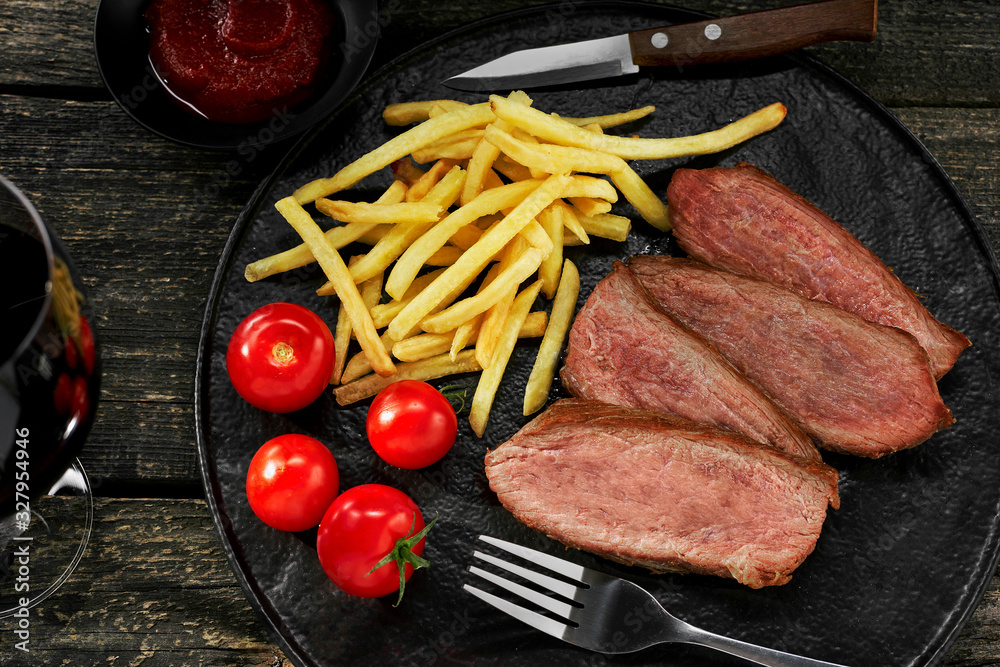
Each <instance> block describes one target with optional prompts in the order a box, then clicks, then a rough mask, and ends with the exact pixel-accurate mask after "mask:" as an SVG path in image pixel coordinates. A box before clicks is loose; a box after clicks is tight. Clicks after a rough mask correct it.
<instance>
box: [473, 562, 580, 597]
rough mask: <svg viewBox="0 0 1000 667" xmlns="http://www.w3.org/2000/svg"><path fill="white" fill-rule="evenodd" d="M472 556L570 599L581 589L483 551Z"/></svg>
mask: <svg viewBox="0 0 1000 667" xmlns="http://www.w3.org/2000/svg"><path fill="white" fill-rule="evenodd" d="M472 556H473V558H478V559H480V560H483V561H486V562H487V563H489V564H490V565H496V566H497V567H499V568H501V569H503V570H507V571H508V572H513V573H514V574H516V575H517V576H519V577H523V578H525V579H527V580H528V581H530V582H532V583H535V584H538V585H539V586H541V587H542V588H546V589H548V590H550V591H552V592H553V593H557V594H559V595H561V596H563V597H564V598H569V599H570V600H572V599H573V597H574V596H575V595H576V594H577V592H578V591H579V590H580V589H579V588H578V587H577V586H576V585H574V584H571V583H569V582H567V581H559V580H558V579H554V578H553V577H550V576H549V575H547V574H542V573H541V572H535V571H534V570H529V569H528V568H526V567H521V566H520V565H515V564H514V563H508V562H507V561H505V560H503V559H502V558H497V557H496V556H491V555H490V554H484V553H482V552H481V551H474V552H473V553H472Z"/></svg>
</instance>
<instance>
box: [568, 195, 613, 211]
mask: <svg viewBox="0 0 1000 667" xmlns="http://www.w3.org/2000/svg"><path fill="white" fill-rule="evenodd" d="M568 199H569V202H570V203H571V204H573V206H575V207H576V209H577V210H578V211H580V213H582V214H583V215H600V214H602V213H608V212H609V211H611V202H609V201H605V200H603V199H595V198H593V197H569V198H568Z"/></svg>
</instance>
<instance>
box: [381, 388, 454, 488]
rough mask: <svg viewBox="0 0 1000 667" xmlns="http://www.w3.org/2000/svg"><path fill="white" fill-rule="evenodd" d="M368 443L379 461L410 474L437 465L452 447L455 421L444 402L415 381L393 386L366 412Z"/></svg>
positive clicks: (431, 390)
mask: <svg viewBox="0 0 1000 667" xmlns="http://www.w3.org/2000/svg"><path fill="white" fill-rule="evenodd" d="M366 428H367V430H368V441H369V442H371V444H372V447H373V448H374V449H375V452H376V453H378V455H379V456H380V457H382V460H383V461H385V462H386V463H388V464H390V465H394V466H396V467H398V468H406V469H408V470H414V469H416V468H424V467H426V466H429V465H431V464H432V463H434V462H436V461H439V460H440V459H441V458H442V457H443V456H444V455H445V454H447V453H448V451H449V450H450V449H451V447H452V445H454V444H455V434H456V432H457V431H458V418H457V417H456V416H455V409H454V408H452V407H451V403H449V402H448V399H447V398H445V397H444V396H442V395H441V392H439V391H438V390H437V389H435V388H434V387H432V386H431V385H429V384H427V383H426V382H420V381H418V380H403V381H401V382H393V383H392V384H390V385H389V386H388V387H386V388H385V389H383V390H382V391H381V392H379V394H378V396H376V397H375V400H373V401H372V404H371V407H370V408H368V419H367V422H366Z"/></svg>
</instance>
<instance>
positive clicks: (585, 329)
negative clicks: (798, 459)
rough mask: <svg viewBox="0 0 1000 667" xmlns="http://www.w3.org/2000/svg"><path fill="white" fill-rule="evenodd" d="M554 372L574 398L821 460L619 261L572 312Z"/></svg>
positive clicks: (785, 417) (807, 441)
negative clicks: (702, 426) (561, 360)
mask: <svg viewBox="0 0 1000 667" xmlns="http://www.w3.org/2000/svg"><path fill="white" fill-rule="evenodd" d="M561 377H562V382H563V385H564V386H565V387H566V389H567V390H568V391H569V392H570V393H571V394H573V395H574V396H576V397H578V398H589V399H592V400H595V401H603V402H605V403H614V404H616V405H627V406H631V407H636V408H646V409H648V410H658V411H660V412H666V413H669V414H673V415H678V416H680V417H685V418H687V419H690V420H692V421H696V422H704V423H708V424H715V425H718V426H725V427H726V428H730V429H733V430H734V431H736V432H738V433H742V434H744V435H746V436H747V437H749V438H751V439H753V440H756V441H757V442H762V443H765V444H768V445H773V446H775V447H778V448H780V449H783V450H785V451H787V452H791V453H792V454H797V455H800V456H806V457H809V458H815V459H818V458H820V456H819V452H818V451H817V450H816V447H815V446H813V444H812V441H811V440H810V439H809V437H808V436H807V435H805V433H803V432H802V431H801V429H799V427H798V426H796V425H795V424H794V423H793V422H792V420H791V419H790V418H789V417H788V415H786V414H784V413H783V412H782V411H781V410H780V409H779V408H778V407H777V406H776V405H775V404H774V403H773V402H772V401H771V400H770V399H769V398H767V397H766V396H765V395H764V394H763V393H762V392H761V391H760V389H758V388H757V387H756V386H754V385H753V384H752V383H751V382H750V381H749V380H747V379H746V378H745V377H743V376H742V375H741V374H740V373H739V371H737V370H736V369H735V368H734V367H733V365H732V364H730V363H729V362H728V361H726V360H725V359H723V358H722V356H721V355H720V354H719V353H718V352H717V351H715V350H714V349H712V348H711V347H709V346H708V345H707V344H706V343H705V341H704V339H702V338H701V337H700V336H698V335H697V334H695V333H693V332H692V331H690V330H689V329H687V328H686V327H684V326H683V325H681V324H680V323H678V322H677V321H676V320H675V319H673V318H672V317H670V316H669V315H667V314H666V313H664V312H663V310H662V309H661V308H660V307H659V306H658V305H656V303H655V302H654V301H653V300H652V299H651V297H650V296H649V295H648V294H647V293H646V291H645V290H644V289H643V287H642V285H640V284H639V282H638V280H636V278H635V276H633V275H632V273H631V271H629V270H628V269H627V268H626V267H625V265H624V264H622V263H621V262H615V264H614V268H613V269H612V271H611V273H610V274H609V275H608V276H606V277H605V278H604V279H603V280H601V282H599V283H598V284H597V286H596V287H595V288H594V291H593V292H592V293H591V294H590V297H589V298H588V299H587V303H586V304H584V306H583V308H581V309H580V312H579V313H577V315H576V319H575V320H574V322H573V327H572V329H571V330H570V334H569V346H568V351H567V353H566V362H565V364H564V366H563V368H562V371H561Z"/></svg>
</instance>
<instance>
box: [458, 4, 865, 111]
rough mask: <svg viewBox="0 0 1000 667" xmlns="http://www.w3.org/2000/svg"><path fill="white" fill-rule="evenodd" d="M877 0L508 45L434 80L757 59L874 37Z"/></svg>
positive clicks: (564, 78)
mask: <svg viewBox="0 0 1000 667" xmlns="http://www.w3.org/2000/svg"><path fill="white" fill-rule="evenodd" d="M877 22H878V0H824V1H823V2H813V3H809V4H804V5H796V6H794V7H782V8H780V9H769V10H764V11H759V12H752V13H749V14H738V15H736V16H729V17H726V18H721V19H708V20H705V21H695V22H694V23H682V24H678V25H671V26H664V27H662V28H650V29H647V30H637V31H635V32H629V33H626V34H623V35H615V36H614V37H604V38H602V39H591V40H587V41H584V42H572V43H570V44H560V45H557V46H546V47H542V48H537V49H526V50H524V51H515V52H513V53H509V54H507V55H505V56H502V57H500V58H497V59H496V60H491V61H490V62H488V63H486V64H485V65H480V66H479V67H476V68H474V69H471V70H469V71H467V72H463V73H462V74H458V75H456V76H453V77H451V78H449V79H445V80H444V81H442V82H441V83H442V84H444V85H445V86H448V87H449V88H454V89H457V90H467V91H474V92H481V91H486V90H512V89H515V88H537V87H540V86H555V85H560V84H565V83H574V82H577V81H588V80H592V79H603V78H608V77H614V76H621V75H624V74H635V73H636V72H638V71H639V68H640V67H646V66H660V67H663V66H670V65H673V66H676V67H684V66H688V65H700V64H705V63H719V62H732V61H737V60H749V59H751V58H763V57H766V56H773V55H778V54H780V53H786V52H788V51H794V50H796V49H800V48H802V47H804V46H809V45H811V44H818V43H820V42H830V41H836V40H853V41H860V42H870V41H872V40H873V39H875V33H876V24H877Z"/></svg>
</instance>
